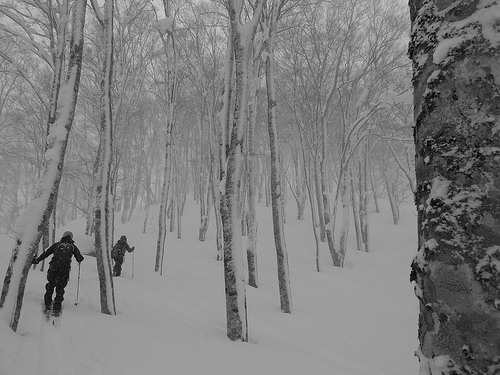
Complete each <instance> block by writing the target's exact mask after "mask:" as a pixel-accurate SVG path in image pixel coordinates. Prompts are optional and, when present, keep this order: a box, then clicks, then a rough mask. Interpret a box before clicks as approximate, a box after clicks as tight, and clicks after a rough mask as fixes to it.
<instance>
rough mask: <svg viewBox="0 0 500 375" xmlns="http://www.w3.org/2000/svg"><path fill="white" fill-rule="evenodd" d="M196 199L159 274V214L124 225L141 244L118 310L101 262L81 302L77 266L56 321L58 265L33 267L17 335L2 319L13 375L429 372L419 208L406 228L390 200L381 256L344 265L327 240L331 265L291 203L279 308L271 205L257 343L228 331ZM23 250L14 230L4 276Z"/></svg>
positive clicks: (0, 251) (2, 254) (373, 223)
mask: <svg viewBox="0 0 500 375" xmlns="http://www.w3.org/2000/svg"><path fill="white" fill-rule="evenodd" d="M190 203H191V202H188V204H187V207H186V212H185V215H184V221H183V234H182V239H177V238H176V237H177V236H176V234H174V233H169V234H168V237H167V251H166V255H165V261H164V272H163V275H159V274H155V273H154V271H153V269H154V257H155V251H156V240H157V238H156V236H157V231H156V226H157V218H156V216H155V215H150V222H149V224H148V230H147V233H146V234H143V233H142V225H143V220H144V212H137V213H136V214H135V216H134V218H133V220H132V221H131V222H129V223H126V224H124V225H122V224H120V223H119V220H117V223H116V227H115V230H116V231H115V237H116V238H119V236H120V235H122V234H125V235H126V236H127V238H128V240H129V243H130V245H131V246H132V245H135V247H136V251H135V254H134V255H133V256H132V255H131V254H127V258H126V262H125V264H124V268H123V274H122V276H121V277H118V278H114V287H115V299H116V307H117V316H108V315H103V314H101V313H100V304H99V282H98V279H97V270H96V262H95V258H92V257H90V256H87V257H86V259H85V261H84V262H83V263H82V266H81V278H80V290H79V301H78V302H79V303H78V305H77V306H75V301H76V287H77V270H78V267H77V265H76V263H75V262H73V270H72V273H71V278H70V282H69V284H68V287H67V288H66V299H65V302H64V312H63V316H62V318H61V320H60V322H59V326H58V327H57V328H56V327H52V326H51V325H50V324H47V323H45V322H44V321H43V319H42V314H41V300H42V296H43V292H44V284H45V274H44V273H42V272H40V271H38V270H35V271H31V273H30V275H29V279H28V285H27V288H26V294H25V300H24V307H23V312H22V316H21V321H20V325H19V330H18V334H14V333H13V332H11V331H10V329H9V328H8V326H7V323H6V321H5V320H2V321H0V375H27V374H47V375H48V374H51V375H54V374H61V375H69V374H74V375H83V374H86V375H98V374H103V375H104V374H106V375H114V374H117V375H138V374H144V375H147V374H174V375H175V374H179V375H181V374H182V375H184V374H193V375H195V374H204V375H211V374H214V375H215V374H217V375H226V374H227V375H235V374H236V375H244V374H248V375H254V374H255V375H281V374H283V375H285V374H286V375H294V374H297V375H299V374H300V375H303V374H311V375H316V374H317V375H320V374H325V375H326V374H328V375H407V374H408V375H410V374H417V373H418V363H417V359H416V358H415V357H414V356H413V351H414V350H415V349H416V348H417V332H416V331H417V313H418V311H417V309H418V304H417V300H416V298H415V297H414V295H413V290H412V287H411V285H410V283H409V280H408V275H409V264H410V262H411V258H412V256H413V254H414V253H415V251H416V215H415V212H414V209H413V206H412V205H411V204H408V205H407V206H405V208H404V211H403V212H402V217H401V223H400V224H399V225H398V226H395V225H393V224H392V223H391V217H390V212H389V208H388V207H385V211H384V212H382V213H380V214H371V215H370V236H371V248H372V250H371V252H370V253H360V252H357V251H356V250H355V249H354V248H353V246H351V247H350V249H349V251H348V255H347V258H346V264H345V267H344V268H343V269H337V268H334V267H333V266H332V263H331V259H330V257H329V254H328V250H327V247H326V245H325V244H322V245H321V246H322V248H321V272H320V273H318V272H316V270H315V258H314V256H315V255H314V252H315V245H314V239H313V234H312V228H311V223H310V221H309V218H306V220H303V221H297V220H296V219H295V218H294V216H295V211H294V207H293V206H292V205H290V207H289V208H288V217H287V223H286V224H285V233H286V241H287V246H288V251H289V263H290V276H291V287H292V298H293V301H292V304H293V305H292V308H293V312H292V314H284V313H281V312H280V309H279V293H278V286H277V284H278V283H277V275H276V256H275V253H274V242H273V237H272V225H271V210H270V208H266V207H263V206H259V207H258V214H259V215H258V217H259V239H258V242H257V245H258V267H259V288H257V289H255V288H251V287H247V305H248V325H249V336H250V341H249V343H240V342H231V341H230V340H229V339H227V337H226V333H225V325H226V321H225V298H224V279H223V264H222V262H217V261H216V257H215V256H216V250H215V237H214V230H213V218H212V221H211V223H210V225H211V230H210V232H209V234H208V236H207V240H206V241H205V242H199V241H198V239H197V238H198V229H197V225H198V223H199V217H198V215H199V214H198V212H199V211H198V209H197V207H196V206H195V205H194V203H193V204H190ZM117 216H118V215H117ZM64 230H72V231H73V232H74V233H75V240H76V243H77V245H78V246H79V247H80V249H81V250H82V251H83V252H88V251H89V250H91V249H92V239H91V238H88V237H85V236H84V235H83V231H84V222H83V220H77V221H75V222H72V223H70V224H69V225H67V226H66V227H64V228H60V229H59V230H58V233H59V234H61V233H62V232H63V231H64ZM352 233H353V229H351V234H352ZM351 237H352V238H353V235H351ZM352 238H351V244H352V245H353V244H354V242H353V241H352ZM11 247H12V239H10V238H9V237H8V236H0V274H1V277H2V278H3V276H4V275H5V270H6V268H7V264H8V260H9V257H10V250H11ZM132 271H133V275H132ZM132 276H133V277H132Z"/></svg>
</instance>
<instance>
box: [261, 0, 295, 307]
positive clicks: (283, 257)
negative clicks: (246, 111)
mask: <svg viewBox="0 0 500 375" xmlns="http://www.w3.org/2000/svg"><path fill="white" fill-rule="evenodd" d="M271 6H272V8H271V14H270V17H269V28H268V30H269V35H268V37H267V38H266V40H265V41H264V48H265V51H266V52H267V55H266V56H267V58H266V86H267V127H268V131H269V149H270V152H271V204H272V211H273V231H274V244H275V246H276V256H277V262H278V284H279V290H280V305H281V311H283V312H285V313H291V311H292V295H291V289H290V275H289V269H288V252H287V248H286V243H285V233H284V228H283V221H284V218H283V211H282V206H281V205H282V201H281V200H282V189H281V169H280V163H279V145H278V139H277V138H278V130H277V128H276V84H275V81H274V75H275V70H274V43H275V40H276V27H277V24H278V1H276V0H275V1H273V2H272V5H271Z"/></svg>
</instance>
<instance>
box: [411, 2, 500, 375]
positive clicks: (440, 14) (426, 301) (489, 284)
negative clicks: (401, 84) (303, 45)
mask: <svg viewBox="0 0 500 375" xmlns="http://www.w3.org/2000/svg"><path fill="white" fill-rule="evenodd" d="M450 4H451V5H450ZM410 7H411V18H412V23H413V34H412V40H411V44H410V51H409V52H410V56H411V58H412V60H413V72H414V89H415V91H414V95H415V97H414V104H415V145H416V172H417V185H418V186H417V191H416V197H415V198H416V203H417V207H418V234H419V249H418V253H417V256H416V257H415V259H414V261H413V263H412V274H411V279H412V280H413V281H415V292H416V295H417V297H418V298H419V300H420V318H419V340H420V348H419V350H418V352H417V355H418V357H419V359H420V367H421V370H420V374H421V375H429V374H432V375H441V374H455V375H465V374H482V375H485V374H489V375H492V374H498V373H500V356H499V355H500V210H499V207H500V174H499V171H500V132H499V129H500V116H499V115H500V95H499V91H500V76H499V73H500V60H499V59H498V56H499V54H500V30H499V28H498V22H499V15H500V5H499V4H498V1H467V2H466V1H458V2H453V3H452V2H450V1H447V0H446V1H445V0H434V1H422V0H412V1H410Z"/></svg>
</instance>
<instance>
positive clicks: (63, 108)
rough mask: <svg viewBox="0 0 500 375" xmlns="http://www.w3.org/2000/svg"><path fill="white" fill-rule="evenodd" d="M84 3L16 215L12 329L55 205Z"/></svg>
mask: <svg viewBox="0 0 500 375" xmlns="http://www.w3.org/2000/svg"><path fill="white" fill-rule="evenodd" d="M86 5H87V1H86V0H82V1H78V2H77V3H76V4H75V7H74V9H73V17H72V36H71V41H70V53H69V61H68V69H67V72H68V75H67V78H66V82H65V84H64V85H63V87H61V90H60V92H61V93H64V95H61V97H62V98H64V100H61V102H60V106H59V116H58V117H57V120H56V122H55V123H54V126H53V128H52V129H51V131H50V134H49V137H48V149H47V152H46V155H45V158H46V160H47V167H46V169H45V172H44V175H43V177H42V180H41V183H40V195H39V196H38V197H37V198H36V199H35V200H34V201H33V202H32V203H31V204H30V206H29V207H28V209H27V210H26V211H25V214H24V215H23V217H21V218H20V219H19V222H18V223H19V224H18V233H17V238H16V242H15V244H14V248H13V250H12V257H11V259H10V262H9V266H8V268H7V273H6V275H5V279H4V283H3V287H2V294H1V296H0V308H1V309H2V313H3V315H4V317H5V318H6V320H7V321H8V324H9V326H10V328H11V329H12V330H13V331H16V330H17V327H18V323H19V317H20V315H21V309H22V303H23V297H24V290H25V287H26V281H27V278H28V272H29V269H30V267H31V261H32V259H33V257H34V256H35V254H36V252H37V249H38V243H39V241H40V237H41V235H42V229H43V226H44V223H45V222H46V221H47V220H49V218H50V215H51V213H52V211H53V209H54V202H55V199H56V197H57V192H58V189H59V184H60V181H61V174H62V170H63V167H64V156H65V151H66V145H67V142H68V137H69V133H70V131H71V126H72V123H73V118H74V114H75V106H76V101H77V98H78V88H79V84H80V72H81V67H82V52H83V42H84V37H83V28H84V24H85V10H86Z"/></svg>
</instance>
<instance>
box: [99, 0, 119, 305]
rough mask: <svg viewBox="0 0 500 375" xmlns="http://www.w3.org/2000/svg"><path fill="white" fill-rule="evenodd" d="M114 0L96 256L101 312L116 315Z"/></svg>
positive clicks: (108, 31)
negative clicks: (113, 258) (113, 249)
mask: <svg viewBox="0 0 500 375" xmlns="http://www.w3.org/2000/svg"><path fill="white" fill-rule="evenodd" d="M113 12H114V3H113V0H106V1H105V3H104V12H103V14H102V23H101V25H102V30H103V36H104V62H103V68H102V81H101V95H102V96H101V147H100V148H99V149H100V153H99V171H98V173H97V195H96V207H95V212H94V215H95V233H94V234H95V242H94V246H95V254H96V260H97V273H98V275H99V288H100V296H101V312H102V313H103V314H109V315H116V307H115V295H114V288H113V278H112V274H111V258H110V251H111V247H112V245H113V244H112V230H113V227H112V220H113V207H112V201H113V200H112V198H111V163H112V160H113V123H112V109H111V80H112V77H113Z"/></svg>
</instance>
